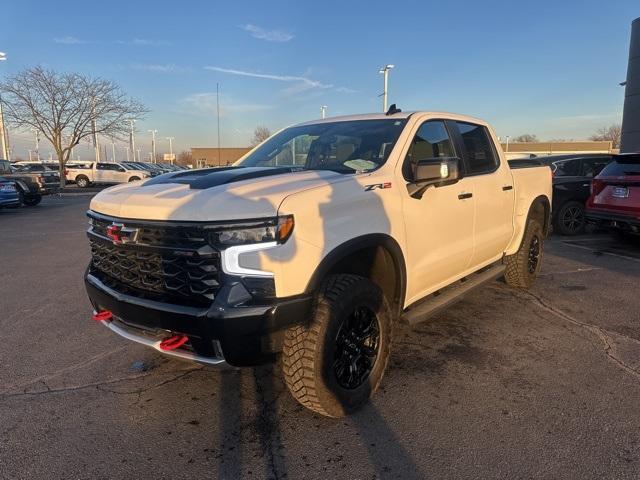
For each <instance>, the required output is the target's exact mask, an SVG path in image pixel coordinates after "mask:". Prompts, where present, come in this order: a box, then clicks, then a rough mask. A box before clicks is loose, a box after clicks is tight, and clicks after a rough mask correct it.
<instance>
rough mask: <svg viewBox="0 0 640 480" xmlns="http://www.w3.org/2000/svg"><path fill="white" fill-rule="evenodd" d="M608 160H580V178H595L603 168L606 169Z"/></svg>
mask: <svg viewBox="0 0 640 480" xmlns="http://www.w3.org/2000/svg"><path fill="white" fill-rule="evenodd" d="M610 161H611V159H610V158H583V159H582V176H583V177H595V176H597V175H598V174H599V173H600V172H601V171H602V169H603V168H604V167H606V166H607V165H608V164H609V162H610Z"/></svg>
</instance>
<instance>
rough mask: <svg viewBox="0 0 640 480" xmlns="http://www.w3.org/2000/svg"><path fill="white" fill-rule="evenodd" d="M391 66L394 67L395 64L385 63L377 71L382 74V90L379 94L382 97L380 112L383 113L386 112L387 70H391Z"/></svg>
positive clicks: (387, 92)
mask: <svg viewBox="0 0 640 480" xmlns="http://www.w3.org/2000/svg"><path fill="white" fill-rule="evenodd" d="M392 68H395V65H385V66H384V67H382V68H381V69H380V70H378V73H381V74H382V75H383V76H384V90H383V91H382V94H381V95H380V96H381V97H382V112H383V113H386V112H387V97H388V94H389V70H391V69H392Z"/></svg>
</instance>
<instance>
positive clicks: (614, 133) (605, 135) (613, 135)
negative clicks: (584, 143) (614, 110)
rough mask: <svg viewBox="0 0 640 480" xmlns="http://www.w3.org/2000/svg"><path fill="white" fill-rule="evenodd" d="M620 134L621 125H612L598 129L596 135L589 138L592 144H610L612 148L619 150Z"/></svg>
mask: <svg viewBox="0 0 640 480" xmlns="http://www.w3.org/2000/svg"><path fill="white" fill-rule="evenodd" d="M621 134H622V125H620V124H619V123H614V124H612V125H609V126H608V127H600V128H599V129H598V130H597V131H596V133H594V134H593V135H591V136H590V137H589V140H593V141H594V142H611V146H612V147H613V148H620V135H621Z"/></svg>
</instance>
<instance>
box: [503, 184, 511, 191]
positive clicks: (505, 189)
mask: <svg viewBox="0 0 640 480" xmlns="http://www.w3.org/2000/svg"><path fill="white" fill-rule="evenodd" d="M507 190H513V185H505V186H504V187H502V191H503V192H506V191H507Z"/></svg>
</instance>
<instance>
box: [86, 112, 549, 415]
mask: <svg viewBox="0 0 640 480" xmlns="http://www.w3.org/2000/svg"><path fill="white" fill-rule="evenodd" d="M551 191H552V187H551V171H550V170H549V168H548V167H546V166H542V165H541V164H540V163H538V162H537V161H535V160H531V161H520V162H518V163H515V164H514V165H513V166H512V167H510V166H509V163H508V162H507V161H506V159H505V156H504V154H503V153H502V151H501V149H500V148H499V144H498V142H497V139H496V135H495V133H494V132H493V130H492V129H491V128H490V127H489V125H487V123H485V122H484V121H482V120H478V119H475V118H470V117H466V116H461V115H455V114H450V113H438V112H412V113H403V112H400V111H398V110H395V109H392V110H391V111H390V112H389V113H388V114H386V115H385V114H372V115H356V116H348V117H339V118H329V119H323V120H316V121H313V122H309V123H303V124H300V125H296V126H293V127H290V128H286V129H284V130H282V131H280V132H279V133H277V134H275V135H274V136H272V137H271V138H269V139H268V140H266V141H265V142H264V143H262V144H261V145H259V146H258V147H256V148H254V149H253V150H252V151H251V152H249V153H248V154H247V155H245V156H244V157H243V158H242V159H240V160H239V161H238V162H237V163H236V164H234V165H233V166H231V167H225V168H215V169H204V170H196V171H185V172H176V173H175V174H167V175H164V176H162V177H158V178H154V179H151V180H147V181H145V182H142V183H135V184H131V185H120V186H116V187H112V188H109V189H107V190H104V191H103V192H101V193H99V194H98V195H96V196H95V197H94V198H93V200H92V202H91V207H90V211H89V212H88V215H89V217H90V222H91V227H90V228H89V231H88V236H89V240H90V244H91V254H92V257H91V262H90V265H89V268H88V270H87V273H86V277H85V285H86V288H87V292H88V295H89V298H90V300H91V303H92V305H93V308H94V315H93V318H94V320H96V321H98V322H100V323H102V324H104V325H105V326H106V327H108V328H109V329H111V330H112V331H113V332H115V333H117V334H119V335H121V336H123V337H125V338H127V339H129V340H132V341H135V342H139V343H141V344H144V345H147V346H149V347H152V348H155V349H156V350H159V351H161V352H164V353H166V354H169V355H173V356H177V357H182V358H187V359H191V360H194V361H198V362H202V363H206V364H210V365H227V364H228V365H232V366H250V365H255V364H258V363H261V362H265V361H269V360H273V359H275V358H278V355H280V356H281V359H282V362H281V364H282V370H283V375H284V378H285V380H286V384H287V385H288V387H289V389H290V391H291V393H292V395H293V396H294V397H295V398H296V399H297V400H298V401H299V402H301V403H302V404H303V405H305V406H306V407H308V408H309V409H311V410H313V411H315V412H318V413H320V414H323V415H327V416H333V417H338V416H341V415H345V414H348V413H349V412H352V411H354V410H356V409H357V408H358V407H360V406H361V405H362V404H363V403H365V402H366V401H367V400H368V399H369V397H370V396H371V395H372V394H373V392H375V390H376V389H377V388H378V385H379V384H380V381H381V379H382V377H383V374H384V371H385V369H386V367H387V361H388V359H389V352H390V349H391V348H392V346H391V342H392V336H391V331H392V327H393V324H394V323H395V322H398V321H400V322H405V323H408V324H415V323H417V322H420V321H423V320H425V319H427V318H429V317H430V316H431V315H433V314H434V313H436V312H438V311H441V310H442V309H443V308H445V307H447V306H449V305H451V304H452V303H453V302H454V301H455V300H457V299H459V298H460V297H461V296H462V295H463V294H464V293H466V292H468V291H469V290H471V289H472V288H474V287H478V286H480V285H482V284H483V283H485V282H488V281H492V280H495V279H496V278H498V277H504V278H505V279H506V282H507V283H508V284H510V285H512V286H514V287H517V288H527V287H529V286H530V285H531V284H532V282H533V281H534V279H535V277H536V275H537V273H538V271H539V269H540V262H541V258H542V246H543V242H544V239H545V237H546V234H547V231H548V226H549V214H550V205H551ZM517 314H518V313H517V312H514V315H517Z"/></svg>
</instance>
